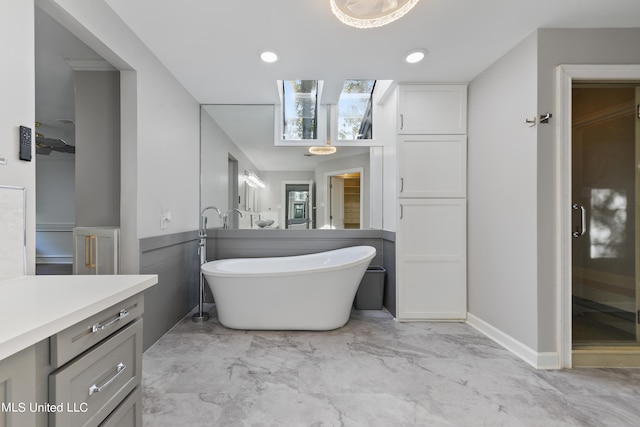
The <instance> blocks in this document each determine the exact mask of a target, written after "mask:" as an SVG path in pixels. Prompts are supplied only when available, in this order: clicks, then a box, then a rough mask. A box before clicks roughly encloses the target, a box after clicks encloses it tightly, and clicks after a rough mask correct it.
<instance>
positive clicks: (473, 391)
mask: <svg viewBox="0 0 640 427" xmlns="http://www.w3.org/2000/svg"><path fill="white" fill-rule="evenodd" d="M207 310H208V311H209V312H210V313H211V319H210V320H209V321H207V322H205V323H204V324H197V323H193V322H192V321H191V316H190V315H189V316H187V317H185V318H184V319H183V320H182V321H181V322H180V323H178V324H177V325H176V326H175V327H174V328H173V329H172V330H171V331H169V332H168V333H167V334H166V335H165V336H164V337H162V338H161V339H160V340H159V341H158V342H157V343H155V344H154V345H153V346H152V347H151V348H149V349H148V350H147V351H146V352H145V353H144V356H143V380H142V382H143V389H144V397H143V420H144V426H146V427H155V426H171V427H173V426H187V425H188V426H224V427H226V426H317V427H319V426H381V427H391V426H393V427H399V426H456V427H460V426H474V427H475V426H509V427H516V426H544V427H555V426H616V427H622V426H638V425H640V370H637V369H584V368H580V369H570V370H557V371H544V370H536V369H534V368H532V367H531V366H529V365H528V364H526V363H525V362H523V361H521V360H520V359H518V358H517V357H515V356H513V355H512V354H511V353H510V352H508V351H507V350H505V349H503V348H502V347H500V346H499V345H498V344H496V343H494V342H493V341H492V340H490V339H488V338H486V337H485V336H484V335H482V334H480V333H479V332H477V331H476V330H474V329H473V328H472V327H470V326H468V325H466V324H462V323H423V322H415V323H399V322H396V321H394V320H393V318H392V317H391V315H390V314H389V313H388V312H386V311H373V310H372V311H357V310H354V311H353V312H352V315H351V319H350V320H349V322H348V323H347V325H346V326H344V327H343V328H341V329H338V330H335V331H329V332H298V331H289V332H277V331H236V330H231V329H226V328H224V327H223V326H221V325H219V324H218V322H217V319H216V314H215V306H214V305H208V306H207Z"/></svg>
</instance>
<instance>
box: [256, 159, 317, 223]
mask: <svg viewBox="0 0 640 427" xmlns="http://www.w3.org/2000/svg"><path fill="white" fill-rule="evenodd" d="M260 177H261V178H262V179H263V180H264V182H265V185H266V188H261V189H259V190H258V207H259V208H260V211H265V212H269V211H271V212H277V213H278V223H279V224H280V226H281V227H282V228H284V224H285V222H284V208H285V199H284V193H283V184H282V183H283V182H284V181H299V182H309V181H311V180H314V181H315V174H314V173H313V172H307V171H288V172H285V171H282V172H280V171H279V172H274V171H266V172H261V173H260ZM315 185H316V186H317V185H318V183H317V182H315ZM316 191H317V187H316ZM314 204H316V202H314Z"/></svg>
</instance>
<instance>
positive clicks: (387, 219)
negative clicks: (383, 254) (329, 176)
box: [378, 90, 398, 231]
mask: <svg viewBox="0 0 640 427" xmlns="http://www.w3.org/2000/svg"><path fill="white" fill-rule="evenodd" d="M397 111H398V91H397V90H394V91H393V92H392V93H391V95H389V98H388V99H387V100H386V101H385V103H384V104H383V105H381V106H380V108H379V110H378V112H379V121H381V122H382V124H383V127H382V128H380V129H379V131H380V133H381V138H380V139H379V140H380V142H381V143H382V150H383V151H382V170H383V175H382V179H383V182H382V229H383V230H387V231H396V203H397V202H396V183H397V177H396V174H397V172H396V170H397V163H396V162H397V160H396V143H397V133H396V120H397V119H396V116H397Z"/></svg>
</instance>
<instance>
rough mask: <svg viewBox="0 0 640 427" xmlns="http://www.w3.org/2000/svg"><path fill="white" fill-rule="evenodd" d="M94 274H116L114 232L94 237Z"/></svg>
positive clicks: (116, 249) (116, 259) (116, 253)
mask: <svg viewBox="0 0 640 427" xmlns="http://www.w3.org/2000/svg"><path fill="white" fill-rule="evenodd" d="M95 244H96V258H95V264H96V274H117V273H118V238H117V235H116V234H115V233H114V232H110V231H109V232H105V233H104V234H101V233H97V235H96V242H95Z"/></svg>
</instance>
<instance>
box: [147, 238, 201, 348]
mask: <svg viewBox="0 0 640 427" xmlns="http://www.w3.org/2000/svg"><path fill="white" fill-rule="evenodd" d="M140 273H141V274H157V275H158V284H157V285H156V286H153V287H151V288H149V289H148V290H147V291H145V295H144V335H143V350H146V349H147V348H149V347H150V346H151V345H152V344H153V343H155V342H156V341H157V340H158V339H159V338H160V337H161V336H162V335H164V334H165V333H166V332H167V331H168V330H169V329H171V328H172V327H173V326H174V325H175V324H176V323H178V321H180V319H182V318H183V317H184V316H185V315H186V314H187V313H189V311H191V309H193V307H195V306H196V305H198V288H199V274H200V266H199V257H198V232H197V231H191V232H184V233H176V234H171V235H164V236H156V237H149V238H146V239H141V240H140Z"/></svg>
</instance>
